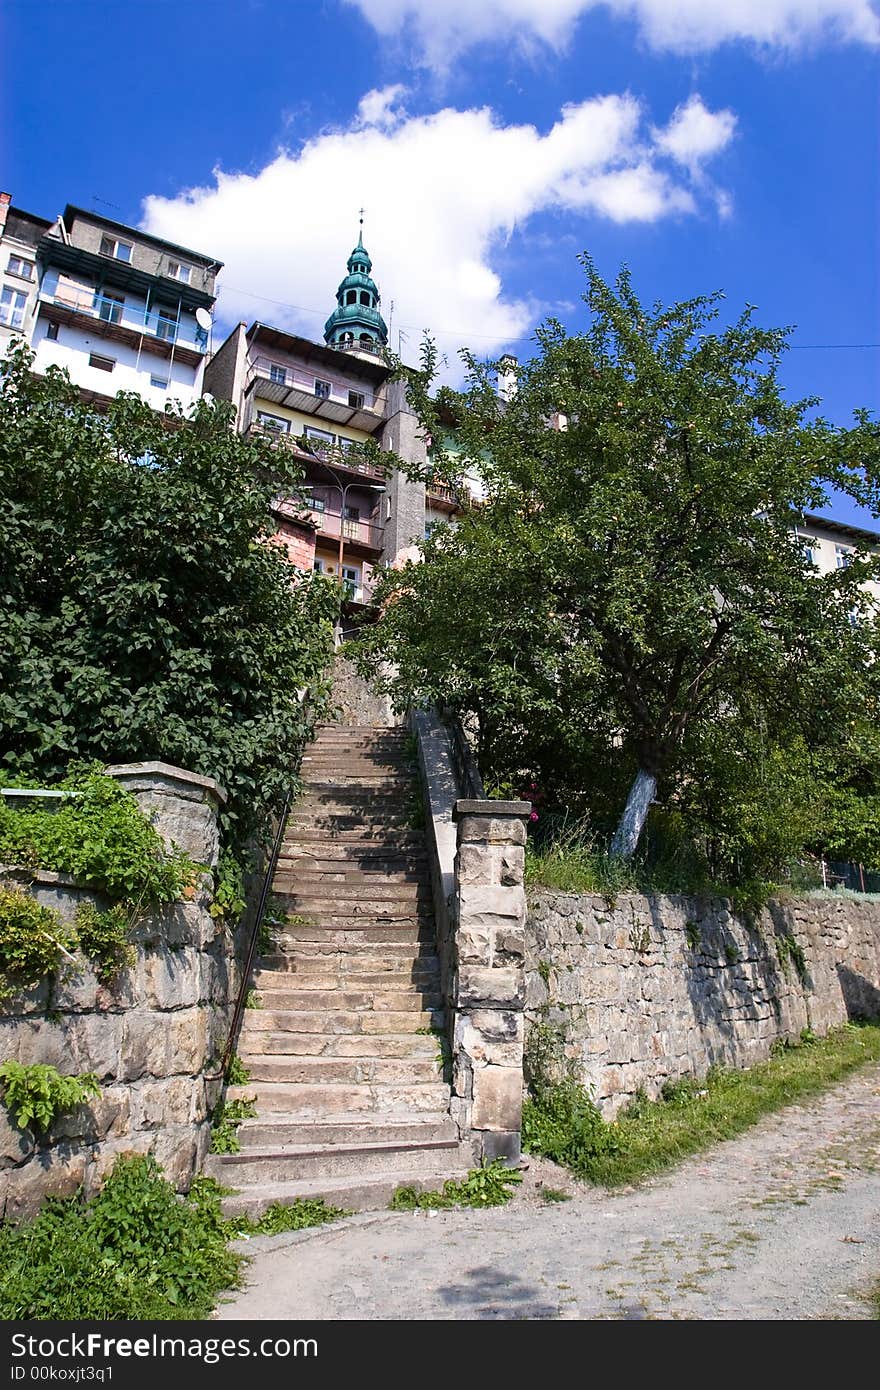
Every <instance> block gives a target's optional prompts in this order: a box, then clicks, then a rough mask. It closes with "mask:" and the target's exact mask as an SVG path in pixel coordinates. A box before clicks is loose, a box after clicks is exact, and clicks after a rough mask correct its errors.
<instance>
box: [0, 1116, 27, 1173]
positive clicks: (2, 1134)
mask: <svg viewBox="0 0 880 1390" xmlns="http://www.w3.org/2000/svg"><path fill="white" fill-rule="evenodd" d="M33 1151H34V1137H33V1135H32V1134H31V1132H30V1130H27V1129H19V1127H18V1125H15V1124H13V1123H12V1117H11V1116H10V1114H9V1112H8V1111H7V1110H5V1109H2V1110H0V1168H11V1167H17V1166H18V1165H19V1164H21V1163H24V1161H25V1159H26V1158H29V1157H30V1156H31V1154H32V1153H33Z"/></svg>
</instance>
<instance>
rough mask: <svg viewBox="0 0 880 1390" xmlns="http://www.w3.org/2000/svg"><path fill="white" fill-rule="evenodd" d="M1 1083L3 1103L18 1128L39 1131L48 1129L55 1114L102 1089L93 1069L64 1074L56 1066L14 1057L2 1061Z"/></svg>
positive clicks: (85, 1099) (79, 1102)
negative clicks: (27, 1061) (80, 1073)
mask: <svg viewBox="0 0 880 1390" xmlns="http://www.w3.org/2000/svg"><path fill="white" fill-rule="evenodd" d="M0 1086H2V1087H3V1103H4V1105H5V1106H6V1108H7V1109H8V1110H9V1111H10V1113H11V1115H12V1117H13V1119H14V1120H15V1123H16V1124H17V1125H18V1127H19V1129H33V1130H36V1131H37V1132H38V1133H40V1132H43V1133H45V1131H46V1130H47V1129H48V1128H49V1126H50V1125H51V1123H52V1121H53V1120H54V1119H55V1116H56V1115H59V1114H61V1112H62V1111H64V1110H73V1109H74V1108H75V1107H76V1106H77V1105H85V1104H86V1103H87V1102H88V1101H89V1100H91V1098H92V1097H93V1096H96V1095H98V1094H99V1093H100V1090H101V1088H100V1086H99V1084H98V1078H97V1077H96V1076H95V1074H94V1072H84V1073H83V1075H82V1076H62V1075H61V1073H60V1072H59V1071H57V1070H56V1068H55V1067H50V1066H45V1065H44V1064H43V1063H33V1064H32V1065H31V1066H24V1065H23V1064H22V1063H21V1062H14V1061H8V1062H4V1063H3V1064H2V1065H0Z"/></svg>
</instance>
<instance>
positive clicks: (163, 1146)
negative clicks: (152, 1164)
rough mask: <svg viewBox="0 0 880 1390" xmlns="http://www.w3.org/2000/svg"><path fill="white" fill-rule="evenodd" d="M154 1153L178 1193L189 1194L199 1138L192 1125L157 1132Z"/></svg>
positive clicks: (167, 1128)
mask: <svg viewBox="0 0 880 1390" xmlns="http://www.w3.org/2000/svg"><path fill="white" fill-rule="evenodd" d="M152 1151H153V1153H154V1154H155V1156H156V1162H157V1163H158V1164H159V1166H160V1168H161V1169H162V1172H163V1173H164V1174H165V1177H166V1178H167V1179H168V1181H169V1182H170V1183H171V1184H172V1186H173V1187H175V1188H176V1189H177V1191H178V1192H188V1191H189V1187H190V1184H191V1182H192V1180H193V1176H194V1174H195V1166H196V1152H197V1136H196V1132H195V1130H194V1129H193V1128H192V1127H191V1126H190V1125H173V1126H168V1127H166V1128H164V1129H160V1130H157V1131H156V1134H155V1136H154V1139H153V1149H152Z"/></svg>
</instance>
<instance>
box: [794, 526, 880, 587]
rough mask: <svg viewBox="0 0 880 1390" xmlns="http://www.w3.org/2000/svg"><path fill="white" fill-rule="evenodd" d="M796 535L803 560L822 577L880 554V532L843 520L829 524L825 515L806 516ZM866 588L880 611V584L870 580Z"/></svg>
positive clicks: (796, 530)
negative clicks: (857, 561) (802, 553)
mask: <svg viewBox="0 0 880 1390" xmlns="http://www.w3.org/2000/svg"><path fill="white" fill-rule="evenodd" d="M795 534H796V535H797V537H798V539H799V540H800V541H801V543H802V545H803V548H804V558H805V559H806V560H807V562H808V564H811V565H815V567H816V569H817V570H818V571H819V573H820V574H830V573H831V572H832V571H833V570H839V569H845V568H846V566H847V565H849V564H851V563H852V561H853V560H854V559H855V558H856V557H857V556H858V557H863V558H864V557H867V558H876V557H877V555H878V554H880V532H877V531H869V530H867V529H866V528H865V527H862V526H849V525H847V524H845V523H844V522H842V521H830V520H829V519H828V518H827V517H824V516H813V515H812V514H810V513H805V514H804V515H803V516H802V517H801V519H800V521H799V522H798V524H797V526H796V527H795ZM864 587H865V589H866V590H867V592H868V593H869V594H870V595H871V596H872V598H873V600H874V602H875V603H876V604H877V606H878V608H880V583H878V582H877V580H873V579H869V580H868V581H867V582H866V583H865V586H864Z"/></svg>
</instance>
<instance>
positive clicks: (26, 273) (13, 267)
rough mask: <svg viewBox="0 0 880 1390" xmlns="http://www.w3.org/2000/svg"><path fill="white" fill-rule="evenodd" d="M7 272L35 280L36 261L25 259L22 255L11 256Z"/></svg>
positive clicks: (20, 277) (24, 278) (21, 277)
mask: <svg viewBox="0 0 880 1390" xmlns="http://www.w3.org/2000/svg"><path fill="white" fill-rule="evenodd" d="M6 274H7V275H17V276H18V278H19V279H20V280H33V278H34V263H33V261H26V260H24V259H23V258H22V257H21V256H10V257H9V264H8V266H7V267H6Z"/></svg>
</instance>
